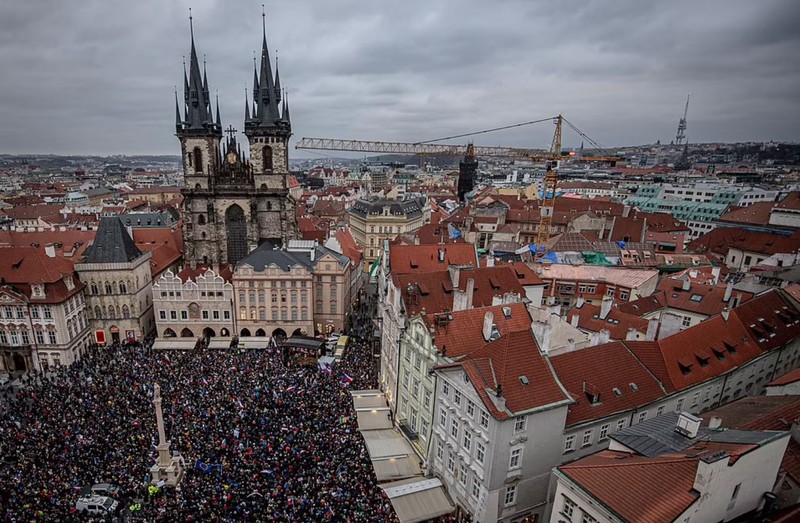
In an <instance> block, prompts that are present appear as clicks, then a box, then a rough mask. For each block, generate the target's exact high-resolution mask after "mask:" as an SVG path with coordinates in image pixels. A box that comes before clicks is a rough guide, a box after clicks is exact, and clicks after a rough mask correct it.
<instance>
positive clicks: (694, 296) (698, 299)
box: [689, 294, 703, 302]
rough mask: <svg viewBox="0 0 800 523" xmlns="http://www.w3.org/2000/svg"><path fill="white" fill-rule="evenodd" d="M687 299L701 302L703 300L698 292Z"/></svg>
mask: <svg viewBox="0 0 800 523" xmlns="http://www.w3.org/2000/svg"><path fill="white" fill-rule="evenodd" d="M689 299H690V300H692V301H696V302H701V301H703V296H702V295H700V294H692V297H691V298H689Z"/></svg>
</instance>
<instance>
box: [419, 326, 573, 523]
mask: <svg viewBox="0 0 800 523" xmlns="http://www.w3.org/2000/svg"><path fill="white" fill-rule="evenodd" d="M488 334H489V338H490V340H491V341H490V342H489V343H487V344H485V345H484V346H483V347H481V348H480V349H477V350H475V351H472V352H470V354H469V355H467V356H465V357H464V358H462V359H460V360H458V361H457V362H455V363H451V364H448V365H440V366H438V367H436V370H435V372H436V375H437V385H436V387H437V388H436V393H435V396H436V405H437V411H436V415H435V420H434V429H433V435H432V441H431V445H430V448H431V452H432V454H433V455H432V457H431V458H430V465H431V469H432V471H433V473H434V474H435V475H436V477H439V478H441V480H442V483H443V484H444V485H445V487H446V488H447V490H448V492H449V493H450V495H451V497H452V498H453V499H454V500H455V501H456V502H457V503H458V504H459V505H460V506H461V507H463V508H464V509H465V510H466V511H467V512H468V513H470V514H471V515H472V517H473V520H474V521H499V520H501V519H502V518H506V517H508V518H511V517H513V518H522V517H526V516H530V517H534V516H535V517H537V518H542V517H543V516H544V509H545V505H546V499H547V487H548V481H547V478H548V471H549V467H551V466H553V465H554V463H555V461H556V460H557V456H558V452H557V449H558V446H559V440H560V433H561V427H563V423H564V419H565V416H566V410H567V406H568V405H569V404H570V403H571V401H572V400H571V398H570V397H569V395H568V394H567V392H566V391H565V390H564V388H563V387H562V386H561V384H560V383H559V381H558V379H557V378H556V377H555V375H554V374H553V370H552V368H551V366H550V364H549V363H548V361H547V358H546V357H545V356H544V355H542V353H541V351H539V349H538V347H537V346H536V341H535V340H534V338H533V336H532V334H531V332H530V331H529V330H525V331H516V332H512V333H510V334H500V335H499V337H495V338H494V339H491V338H492V335H491V333H488ZM497 442H504V444H502V445H498V444H497ZM505 442H508V443H505ZM465 482H466V484H467V488H466V489H465V488H463V485H464V483H465ZM473 488H474V489H475V490H474V492H478V493H480V492H486V494H487V495H486V500H487V501H486V502H485V503H481V502H479V496H473V495H471V494H470V493H471V492H473V490H472V489H473Z"/></svg>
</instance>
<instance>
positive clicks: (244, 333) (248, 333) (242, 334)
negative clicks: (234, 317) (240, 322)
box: [240, 328, 250, 337]
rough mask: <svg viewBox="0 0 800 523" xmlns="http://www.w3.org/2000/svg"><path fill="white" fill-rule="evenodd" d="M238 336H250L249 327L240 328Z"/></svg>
mask: <svg viewBox="0 0 800 523" xmlns="http://www.w3.org/2000/svg"><path fill="white" fill-rule="evenodd" d="M240 336H242V337H249V336H250V329H248V328H244V329H242V332H241V334H240Z"/></svg>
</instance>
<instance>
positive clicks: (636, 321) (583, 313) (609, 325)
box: [567, 302, 650, 340]
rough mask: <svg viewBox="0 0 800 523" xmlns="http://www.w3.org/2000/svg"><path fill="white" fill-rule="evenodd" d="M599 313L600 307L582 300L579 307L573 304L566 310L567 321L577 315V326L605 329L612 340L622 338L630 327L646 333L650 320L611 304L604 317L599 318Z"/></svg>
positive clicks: (592, 329) (589, 329)
mask: <svg viewBox="0 0 800 523" xmlns="http://www.w3.org/2000/svg"><path fill="white" fill-rule="evenodd" d="M600 313H601V308H600V307H598V306H597V305H591V304H589V303H585V302H584V303H583V305H581V306H580V307H578V306H575V307H573V308H571V309H570V310H569V311H567V321H569V322H571V321H572V318H573V317H575V316H577V317H578V328H580V329H582V330H585V331H590V332H600V331H601V330H606V331H608V332H609V334H610V335H611V339H612V340H624V339H625V337H626V336H627V335H628V331H629V330H630V329H634V330H636V331H638V332H641V333H642V334H645V333H647V327H648V325H649V323H650V322H649V321H648V320H644V319H642V318H640V317H639V316H637V315H634V314H628V313H626V312H622V311H621V310H619V309H617V308H615V307H613V306H612V307H611V310H610V311H609V312H608V316H607V317H606V318H605V319H602V318H600Z"/></svg>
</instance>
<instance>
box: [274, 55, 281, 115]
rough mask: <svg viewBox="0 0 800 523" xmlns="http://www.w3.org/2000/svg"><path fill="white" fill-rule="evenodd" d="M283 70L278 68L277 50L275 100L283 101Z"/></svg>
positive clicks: (276, 56) (276, 57)
mask: <svg viewBox="0 0 800 523" xmlns="http://www.w3.org/2000/svg"><path fill="white" fill-rule="evenodd" d="M281 91H282V90H281V72H280V70H278V51H275V101H276V102H278V103H280V101H281Z"/></svg>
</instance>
